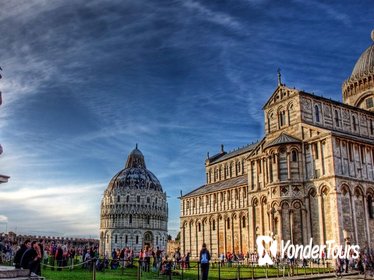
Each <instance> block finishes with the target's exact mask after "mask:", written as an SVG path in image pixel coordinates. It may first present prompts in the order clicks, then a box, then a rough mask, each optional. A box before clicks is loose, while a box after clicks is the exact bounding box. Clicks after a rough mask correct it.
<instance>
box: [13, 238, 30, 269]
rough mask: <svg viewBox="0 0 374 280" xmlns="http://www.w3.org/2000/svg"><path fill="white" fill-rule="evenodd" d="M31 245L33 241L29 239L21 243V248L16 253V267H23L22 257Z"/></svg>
mask: <svg viewBox="0 0 374 280" xmlns="http://www.w3.org/2000/svg"><path fill="white" fill-rule="evenodd" d="M30 247H31V241H30V240H29V239H27V240H25V242H23V244H22V245H21V248H19V249H18V251H17V252H16V255H15V256H14V266H15V268H21V259H22V256H23V254H24V253H25V252H26V250H27V249H29V248H30Z"/></svg>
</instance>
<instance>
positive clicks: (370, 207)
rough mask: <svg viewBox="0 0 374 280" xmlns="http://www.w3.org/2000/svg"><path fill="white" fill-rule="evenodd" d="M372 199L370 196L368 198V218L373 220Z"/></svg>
mask: <svg viewBox="0 0 374 280" xmlns="http://www.w3.org/2000/svg"><path fill="white" fill-rule="evenodd" d="M373 210H374V209H373V198H372V196H371V195H369V196H368V213H369V218H370V219H374V211H373Z"/></svg>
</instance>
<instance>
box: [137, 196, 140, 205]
mask: <svg viewBox="0 0 374 280" xmlns="http://www.w3.org/2000/svg"><path fill="white" fill-rule="evenodd" d="M136 201H137V202H138V203H139V202H140V195H138V196H137V197H136Z"/></svg>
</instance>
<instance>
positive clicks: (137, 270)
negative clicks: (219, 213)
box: [42, 259, 335, 280]
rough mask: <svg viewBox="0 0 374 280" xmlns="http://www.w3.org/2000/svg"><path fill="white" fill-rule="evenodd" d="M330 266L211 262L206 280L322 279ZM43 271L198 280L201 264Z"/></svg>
mask: <svg viewBox="0 0 374 280" xmlns="http://www.w3.org/2000/svg"><path fill="white" fill-rule="evenodd" d="M331 264H332V262H331V261H330V262H329V261H327V262H325V263H323V264H322V263H321V264H320V263H317V262H313V261H304V262H301V261H300V262H295V263H293V264H290V263H282V262H280V263H278V264H275V265H273V266H258V265H257V264H256V263H241V262H231V263H225V264H224V265H222V264H221V263H220V262H211V263H210V266H209V279H217V280H221V279H222V280H226V279H227V280H228V279H235V280H240V279H256V278H278V279H280V278H286V277H287V278H288V277H292V276H296V275H322V274H326V273H332V272H335V269H334V268H333V266H332V265H331ZM42 267H43V270H42V275H43V276H44V277H46V279H48V280H54V279H66V280H70V279H71V280H73V279H80V280H86V279H87V280H96V279H97V276H98V275H100V277H99V278H100V279H106V278H108V279H111V278H115V279H117V278H123V279H137V280H146V279H160V280H172V279H174V280H198V279H200V276H201V275H200V274H201V272H200V264H199V263H197V262H191V263H185V262H179V263H177V262H172V261H163V262H162V263H155V264H153V263H150V262H145V261H139V260H134V261H133V262H129V261H128V260H103V259H93V260H90V261H86V262H83V263H77V264H70V265H66V266H62V265H60V264H58V263H57V262H56V263H55V264H54V265H50V264H47V263H45V264H43V266H42ZM106 276H107V277H106Z"/></svg>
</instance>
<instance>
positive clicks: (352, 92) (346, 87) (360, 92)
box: [342, 30, 374, 111]
mask: <svg viewBox="0 0 374 280" xmlns="http://www.w3.org/2000/svg"><path fill="white" fill-rule="evenodd" d="M371 39H372V41H374V30H373V31H372V32H371ZM342 93H343V102H344V103H345V104H348V105H351V106H355V107H358V108H361V109H365V110H369V111H374V106H373V100H374V43H373V42H372V43H371V45H370V46H369V47H368V48H367V49H366V50H365V51H364V52H363V53H362V54H361V56H360V58H359V59H358V60H357V62H356V64H355V66H354V68H353V71H352V74H351V76H350V77H349V78H348V79H347V80H345V81H344V83H343V86H342Z"/></svg>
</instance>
